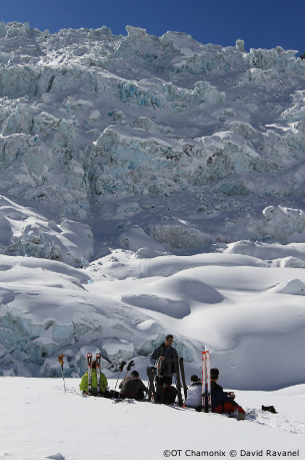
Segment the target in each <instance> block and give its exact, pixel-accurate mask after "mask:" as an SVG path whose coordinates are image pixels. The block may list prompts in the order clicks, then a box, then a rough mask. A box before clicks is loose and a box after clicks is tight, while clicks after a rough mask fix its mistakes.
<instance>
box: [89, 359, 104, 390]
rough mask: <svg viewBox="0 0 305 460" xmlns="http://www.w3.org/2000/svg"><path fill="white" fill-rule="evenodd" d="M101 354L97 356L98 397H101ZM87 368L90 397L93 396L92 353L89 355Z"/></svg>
mask: <svg viewBox="0 0 305 460" xmlns="http://www.w3.org/2000/svg"><path fill="white" fill-rule="evenodd" d="M101 356H102V355H101V353H97V354H96V356H95V362H96V380H97V387H96V390H97V395H98V396H101ZM87 368H88V395H89V396H91V395H92V353H88V354H87Z"/></svg>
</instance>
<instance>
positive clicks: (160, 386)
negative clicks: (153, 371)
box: [156, 375, 172, 404]
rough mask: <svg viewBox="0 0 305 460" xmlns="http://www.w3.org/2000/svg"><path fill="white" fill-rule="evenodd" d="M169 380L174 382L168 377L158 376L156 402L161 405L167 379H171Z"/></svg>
mask: <svg viewBox="0 0 305 460" xmlns="http://www.w3.org/2000/svg"><path fill="white" fill-rule="evenodd" d="M169 378H170V379H171V380H172V377H166V376H163V377H160V376H159V375H157V377H156V395H157V401H156V402H158V403H159V404H161V398H162V393H163V387H164V383H165V381H166V379H169Z"/></svg>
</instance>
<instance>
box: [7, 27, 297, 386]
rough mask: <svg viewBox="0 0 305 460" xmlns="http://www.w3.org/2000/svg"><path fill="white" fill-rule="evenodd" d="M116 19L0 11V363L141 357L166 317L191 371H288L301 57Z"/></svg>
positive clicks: (257, 381) (286, 379)
mask: <svg viewBox="0 0 305 460" xmlns="http://www.w3.org/2000/svg"><path fill="white" fill-rule="evenodd" d="M126 29H127V36H119V37H118V36H114V35H112V33H111V30H110V29H108V28H106V27H102V28H101V29H97V30H92V29H91V30H88V29H80V30H71V29H69V30H61V31H59V32H58V33H56V34H50V33H49V32H48V31H44V32H41V31H39V30H37V29H32V28H30V27H29V25H28V23H25V24H20V23H15V22H14V23H8V24H4V23H3V22H2V23H1V24H0V108H1V110H0V129H1V134H0V193H1V197H0V254H2V255H1V256H0V270H1V276H0V298H1V315H0V360H1V363H0V368H1V369H2V371H0V372H2V373H4V374H7V373H9V374H22V375H45V376H52V375H59V373H60V372H61V370H60V369H59V368H58V363H57V362H56V361H57V360H56V356H57V353H58V354H59V352H64V353H65V354H66V355H67V356H69V364H67V369H66V371H67V373H68V374H69V375H72V376H79V375H81V373H82V372H84V370H85V367H86V363H85V356H86V353H87V351H88V350H89V348H90V347H91V348H90V350H91V351H96V350H99V351H102V354H103V357H104V360H105V363H104V365H105V367H106V368H108V369H109V372H113V371H115V370H116V369H117V363H118V362H119V360H120V359H122V358H123V359H128V358H136V359H138V361H137V365H138V368H139V369H145V368H146V366H147V365H148V361H147V356H148V355H149V353H150V352H151V351H152V350H153V348H154V346H156V345H157V344H159V343H160V342H161V340H163V338H164V336H165V334H166V332H167V331H168V330H169V329H170V330H171V331H172V332H174V334H175V337H177V339H176V340H177V341H176V347H177V349H178V350H179V352H180V354H182V355H183V356H184V358H185V360H186V362H188V363H189V370H190V371H191V370H193V371H195V370H196V369H197V368H198V366H199V360H200V350H201V349H202V348H203V347H204V346H208V347H209V348H211V349H212V351H213V352H214V357H215V358H214V359H215V361H214V364H215V366H216V365H219V366H222V368H223V370H224V371H223V374H224V378H225V382H227V384H230V385H232V386H234V385H235V386H239V387H240V388H264V389H266V388H274V387H279V386H284V385H286V384H289V383H299V382H301V381H303V380H304V378H305V375H304V372H303V373H302V370H300V369H299V366H298V363H297V361H295V362H291V363H290V366H291V369H290V374H289V376H287V372H284V370H282V371H279V372H275V371H274V367H275V366H277V365H278V366H280V363H279V362H277V361H276V360H274V356H276V350H279V349H285V350H286V351H285V353H286V354H287V357H288V356H290V354H295V353H296V352H299V350H300V349H302V347H304V338H303V337H304V321H305V310H304V306H303V304H304V299H303V295H304V289H303V288H304V282H305V279H304V275H303V268H304V267H305V249H304V243H305V212H304V203H305V200H304V196H305V188H304V177H305V109H304V100H305V61H303V60H301V59H300V58H296V57H295V55H296V53H297V52H296V51H286V50H283V49H282V48H280V47H277V48H275V49H272V50H262V49H257V50H256V49H251V50H250V53H247V52H245V51H244V44H243V41H242V40H237V42H236V46H231V47H227V48H224V47H222V46H220V45H211V44H208V45H203V44H200V43H198V42H196V41H195V40H193V39H192V38H191V37H190V36H189V35H186V34H182V33H177V32H167V33H166V34H165V35H163V36H162V37H155V36H150V35H148V34H147V33H146V31H145V30H143V29H139V28H134V27H129V26H127V28H126ZM219 252H220V253H221V252H222V253H223V254H219ZM203 253H205V254H203ZM208 253H209V254H208ZM200 254H201V255H200ZM25 257H27V258H26V259H25ZM42 259H46V260H42ZM88 282H89V284H87V283H88ZM245 299H247V300H245ZM288 306H289V307H288ZM287 308H288V309H289V312H287ZM233 313H234V315H233ZM257 315H258V316H257ZM220 318H221V320H220ZM257 318H258V319H257ZM262 337H263V338H264V337H265V338H266V341H264V339H262ZM292 338H293V340H292ZM258 344H259V347H258V349H259V353H260V354H259V357H258V356H257V355H255V353H254V350H255V349H256V347H257V345H258ZM264 345H266V346H267V347H268V349H270V350H272V351H270V355H269V356H268V355H264V357H263V363H262V364H260V363H261V359H262V353H263V352H264ZM88 347H89V348H88ZM92 347H93V348H92ZM245 350H247V351H248V353H250V354H251V359H252V360H253V361H252V362H249V361H248V358H247V356H246V351H245ZM192 366H193V367H192ZM256 366H258V368H260V369H261V370H262V371H263V372H267V376H268V379H269V382H268V383H267V382H266V378H265V377H266V374H265V375H264V377H263V376H259V375H258V373H257V372H256V370H257V367H256ZM260 366H261V367H260ZM232 367H233V368H234V369H236V368H237V369H238V370H239V371H240V369H241V368H243V372H244V374H243V373H241V374H242V375H243V378H244V382H243V383H242V384H241V383H240V382H239V379H237V378H234V376H232ZM249 372H250V374H249ZM241 374H240V373H239V375H241Z"/></svg>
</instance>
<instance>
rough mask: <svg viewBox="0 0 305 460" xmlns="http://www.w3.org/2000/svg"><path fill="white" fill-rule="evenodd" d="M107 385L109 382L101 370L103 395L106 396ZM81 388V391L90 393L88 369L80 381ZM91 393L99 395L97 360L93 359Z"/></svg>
mask: <svg viewBox="0 0 305 460" xmlns="http://www.w3.org/2000/svg"><path fill="white" fill-rule="evenodd" d="M107 386H108V382H107V379H106V377H105V375H104V374H103V372H101V395H102V396H106V395H107ZM79 388H80V389H81V391H82V392H83V393H85V394H88V371H87V372H86V373H85V374H84V375H83V377H82V380H81V382H80V385H79ZM91 394H92V395H93V396H95V395H97V377H96V361H95V360H94V361H92V390H91Z"/></svg>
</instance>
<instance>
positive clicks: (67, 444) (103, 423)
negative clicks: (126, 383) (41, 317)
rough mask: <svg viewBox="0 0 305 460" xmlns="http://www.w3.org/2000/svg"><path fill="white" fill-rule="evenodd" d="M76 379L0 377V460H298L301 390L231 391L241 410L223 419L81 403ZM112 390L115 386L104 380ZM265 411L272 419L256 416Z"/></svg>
mask: <svg viewBox="0 0 305 460" xmlns="http://www.w3.org/2000/svg"><path fill="white" fill-rule="evenodd" d="M78 383H79V382H78V381H76V380H72V379H66V383H65V384H66V392H65V391H64V387H63V380H62V379H61V380H59V379H29V378H14V377H5V378H2V379H1V393H2V394H4V395H5V398H3V399H2V400H1V406H0V415H1V417H0V427H1V439H0V458H1V459H6V460H43V459H55V460H79V459H81V460H84V459H89V458H90V459H92V460H99V459H101V458H105V459H107V460H116V459H123V460H131V459H135V460H142V459H144V458H145V459H147V460H159V459H160V460H161V459H162V458H167V456H168V457H169V458H172V457H178V458H183V459H185V458H190V457H191V458H194V457H195V458H198V457H199V458H232V457H234V456H235V454H236V456H235V457H234V458H238V459H240V458H262V459H268V458H282V457H283V458H300V459H302V458H304V455H305V415H304V398H305V387H304V385H299V386H296V387H290V388H287V389H285V390H281V391H275V392H244V391H236V392H235V393H236V400H237V401H238V402H239V403H240V404H241V405H242V406H243V407H244V408H245V410H246V411H247V415H246V420H245V421H243V422H238V421H236V419H234V418H227V416H225V415H217V414H205V413H198V412H195V410H194V409H186V408H179V407H177V406H164V405H161V406H159V405H155V404H152V403H149V402H145V401H144V402H133V403H132V402H127V401H124V402H120V403H114V402H113V401H111V400H109V399H104V398H97V397H93V396H92V397H82V396H81V395H80V392H79V389H78ZM109 383H110V385H111V386H112V387H114V384H115V380H113V381H111V382H109ZM262 405H273V406H274V407H275V409H276V410H277V412H278V413H277V414H271V413H269V412H263V411H262V410H261V406H262Z"/></svg>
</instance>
